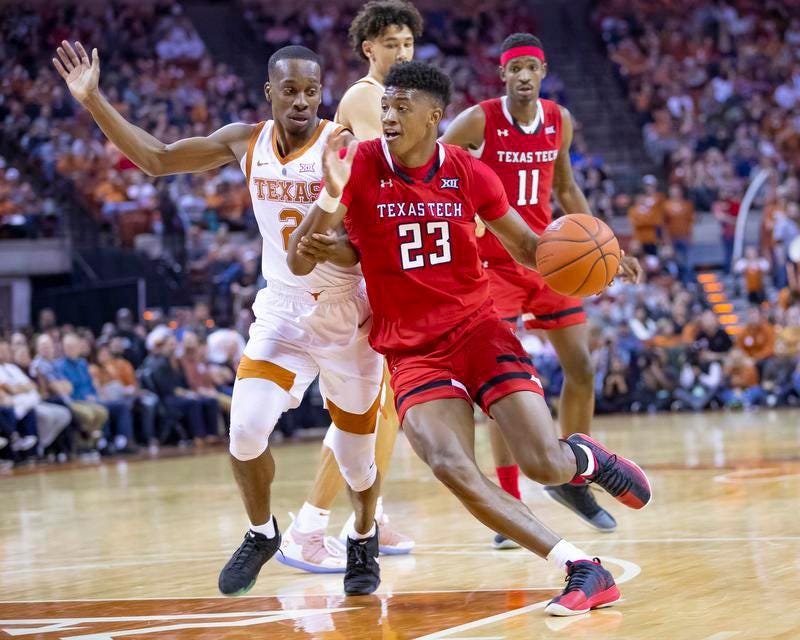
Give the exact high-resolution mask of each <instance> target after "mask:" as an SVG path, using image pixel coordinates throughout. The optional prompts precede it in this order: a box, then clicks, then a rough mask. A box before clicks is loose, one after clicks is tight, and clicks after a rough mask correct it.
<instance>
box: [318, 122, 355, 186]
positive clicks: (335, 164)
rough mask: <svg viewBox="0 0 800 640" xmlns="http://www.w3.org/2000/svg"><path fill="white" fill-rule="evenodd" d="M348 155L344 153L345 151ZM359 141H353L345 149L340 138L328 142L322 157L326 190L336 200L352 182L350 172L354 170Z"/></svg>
mask: <svg viewBox="0 0 800 640" xmlns="http://www.w3.org/2000/svg"><path fill="white" fill-rule="evenodd" d="M345 148H346V149H347V152H346V153H343V150H344V149H345ZM357 149H358V141H357V140H351V141H350V143H349V144H348V145H347V147H344V145H343V142H342V141H341V140H340V136H336V137H334V138H332V139H331V140H329V141H328V144H327V146H326V147H325V153H324V154H323V157H322V168H323V173H324V175H325V190H326V191H327V192H328V193H329V194H330V195H332V196H333V197H334V198H338V197H339V196H340V195H342V191H343V190H344V187H345V185H346V184H347V181H348V180H350V171H351V169H352V168H353V158H355V157H356V150H357Z"/></svg>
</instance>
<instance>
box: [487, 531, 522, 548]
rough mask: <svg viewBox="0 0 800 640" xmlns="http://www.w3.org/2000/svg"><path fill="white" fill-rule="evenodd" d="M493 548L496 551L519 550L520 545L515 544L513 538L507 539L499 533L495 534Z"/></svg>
mask: <svg viewBox="0 0 800 640" xmlns="http://www.w3.org/2000/svg"><path fill="white" fill-rule="evenodd" d="M492 547H494V548H495V549H519V545H518V544H517V543H516V542H514V541H513V540H512V539H511V538H506V537H505V536H504V535H502V534H499V533H496V534H494V540H492Z"/></svg>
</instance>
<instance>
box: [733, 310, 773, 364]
mask: <svg viewBox="0 0 800 640" xmlns="http://www.w3.org/2000/svg"><path fill="white" fill-rule="evenodd" d="M736 347H737V348H738V349H739V350H741V351H742V353H744V355H746V356H747V357H748V358H750V359H752V360H754V361H755V362H756V363H758V364H759V365H763V362H764V361H765V360H766V359H767V358H771V357H772V356H773V355H774V354H775V327H774V326H773V325H772V324H771V323H770V322H769V321H768V320H767V318H766V317H765V316H764V314H763V313H762V312H761V309H759V308H758V307H750V309H748V311H747V324H745V325H744V327H742V331H741V333H739V335H738V336H737V338H736Z"/></svg>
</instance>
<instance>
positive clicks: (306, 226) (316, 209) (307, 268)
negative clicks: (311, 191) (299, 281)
mask: <svg viewBox="0 0 800 640" xmlns="http://www.w3.org/2000/svg"><path fill="white" fill-rule="evenodd" d="M341 221H342V218H341V217H340V216H339V215H338V212H334V213H329V212H328V211H325V210H324V209H322V207H320V206H319V205H318V204H317V203H314V204H313V205H312V206H311V209H310V210H309V212H308V215H307V216H306V217H305V218H303V221H302V222H301V223H300V226H298V227H297V229H295V230H294V232H293V233H292V235H291V236H289V247H288V250H287V252H286V262H287V264H288V265H289V270H290V271H291V272H292V273H293V274H295V275H296V276H305V275H308V274H309V273H311V272H312V271H313V270H314V267H316V266H317V262H316V260H313V259H310V258H308V257H306V256H305V255H303V254H301V253H300V239H301V238H303V237H306V236H311V235H312V234H314V233H326V232H328V231H330V230H331V229H335V228H336V227H338V226H339V224H340V223H341Z"/></svg>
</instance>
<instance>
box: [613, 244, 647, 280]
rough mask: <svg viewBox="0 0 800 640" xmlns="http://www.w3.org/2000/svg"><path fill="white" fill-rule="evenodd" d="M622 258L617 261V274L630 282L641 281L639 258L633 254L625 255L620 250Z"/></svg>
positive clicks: (642, 272) (641, 272) (641, 273)
mask: <svg viewBox="0 0 800 640" xmlns="http://www.w3.org/2000/svg"><path fill="white" fill-rule="evenodd" d="M621 253H622V259H621V260H620V263H619V271H618V272H617V273H618V275H619V276H620V277H621V278H623V279H624V280H627V281H628V282H630V283H631V284H639V283H640V282H641V281H642V275H643V274H644V271H642V265H640V264H639V259H638V258H636V257H634V256H626V255H625V252H624V251H622V252H621Z"/></svg>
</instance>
